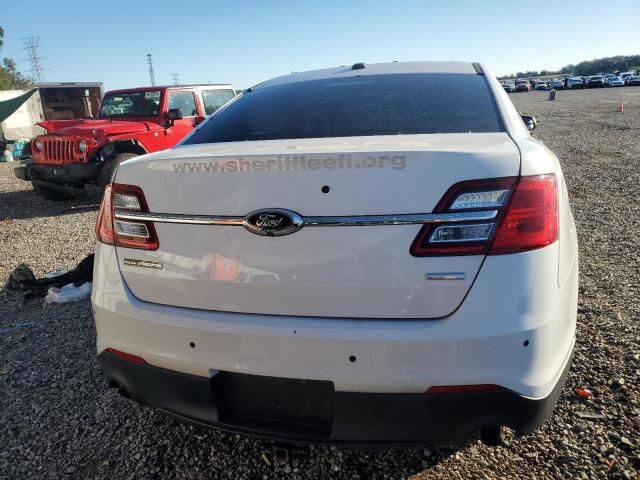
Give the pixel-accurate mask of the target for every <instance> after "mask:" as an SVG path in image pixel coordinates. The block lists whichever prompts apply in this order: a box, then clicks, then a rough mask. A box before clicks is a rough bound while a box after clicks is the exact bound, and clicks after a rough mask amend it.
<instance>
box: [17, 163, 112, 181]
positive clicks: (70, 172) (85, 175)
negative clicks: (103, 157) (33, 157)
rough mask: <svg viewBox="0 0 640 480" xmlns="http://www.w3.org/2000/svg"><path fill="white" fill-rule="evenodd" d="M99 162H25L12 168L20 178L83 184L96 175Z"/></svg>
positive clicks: (98, 170) (99, 167)
mask: <svg viewBox="0 0 640 480" xmlns="http://www.w3.org/2000/svg"><path fill="white" fill-rule="evenodd" d="M101 168H102V164H101V163H96V162H89V163H70V164H66V165H53V164H44V163H34V162H31V163H27V164H25V165H21V166H19V167H16V168H14V169H13V172H14V174H15V176H16V177H18V178H19V179H21V180H44V181H47V182H53V183H60V184H64V183H73V184H78V185H80V184H84V183H87V182H89V181H93V180H95V179H96V178H97V177H98V174H99V173H100V169H101Z"/></svg>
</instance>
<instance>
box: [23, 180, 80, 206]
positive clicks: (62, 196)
mask: <svg viewBox="0 0 640 480" xmlns="http://www.w3.org/2000/svg"><path fill="white" fill-rule="evenodd" d="M31 185H32V186H33V189H34V190H35V191H36V193H38V194H39V195H40V196H41V197H44V198H46V199H47V200H53V201H54V202H63V201H65V200H71V199H72V198H75V195H74V194H73V193H68V192H61V191H60V190H56V189H54V188H51V187H48V186H47V183H46V182H42V181H32V182H31Z"/></svg>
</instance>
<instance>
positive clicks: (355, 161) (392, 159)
mask: <svg viewBox="0 0 640 480" xmlns="http://www.w3.org/2000/svg"><path fill="white" fill-rule="evenodd" d="M406 164H407V158H406V157H405V156H404V155H394V156H390V155H381V156H375V157H374V156H366V157H358V158H351V155H350V154H342V155H339V156H337V157H329V158H307V157H306V156H305V155H292V156H288V155H285V156H278V157H276V158H272V159H268V160H248V159H244V158H238V159H233V160H209V161H206V162H205V161H199V162H194V161H186V162H176V163H173V171H174V173H227V172H271V171H288V170H333V169H340V168H392V169H394V170H402V169H403V168H405V166H406Z"/></svg>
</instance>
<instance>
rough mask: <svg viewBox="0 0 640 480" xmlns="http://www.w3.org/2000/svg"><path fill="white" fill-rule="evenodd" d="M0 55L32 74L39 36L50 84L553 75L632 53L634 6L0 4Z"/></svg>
mask: <svg viewBox="0 0 640 480" xmlns="http://www.w3.org/2000/svg"><path fill="white" fill-rule="evenodd" d="M2 3H3V5H2V7H1V10H2V14H1V17H0V25H2V26H3V27H4V29H5V47H4V48H3V51H2V52H0V56H8V57H12V58H13V59H14V60H16V62H17V63H18V66H19V68H20V69H21V70H22V71H26V70H29V68H30V67H29V63H28V61H26V58H27V53H26V52H25V51H24V50H22V49H21V48H22V47H23V45H22V40H21V38H22V37H27V36H32V35H38V36H40V42H41V44H42V48H41V49H40V52H41V55H42V56H43V57H45V59H44V65H45V67H46V68H47V69H48V70H47V71H46V72H45V80H46V81H103V82H104V83H105V88H106V89H111V88H123V87H133V86H141V85H148V83H149V77H148V74H147V66H146V57H145V55H146V54H147V53H151V54H153V60H154V66H155V71H156V82H157V83H159V84H170V83H171V82H172V79H171V73H172V72H178V73H179V74H180V81H181V83H196V82H207V81H211V82H214V83H215V82H225V83H226V82H231V83H233V84H234V85H235V86H236V87H238V88H241V87H248V86H250V85H253V84H255V83H257V82H260V81H262V80H265V79H268V78H270V77H274V76H277V75H281V74H286V73H289V72H290V71H303V70H309V69H314V68H323V67H330V66H336V65H348V64H352V63H354V62H356V61H364V62H369V63H373V62H382V61H391V60H400V61H402V60H470V61H471V60H479V61H481V62H484V63H485V64H486V65H487V66H488V67H489V68H490V69H491V71H492V72H493V73H495V74H496V75H503V74H509V73H515V72H516V71H518V70H529V69H534V70H540V69H556V68H560V67H562V66H564V65H566V64H567V63H577V62H579V61H581V60H588V59H592V58H598V57H604V56H611V55H630V54H638V53H640V41H638V40H637V38H638V29H639V28H640V0H612V1H603V0H579V1H575V0H569V1H567V0H557V1H553V0H551V1H549V0H548V1H542V0H510V1H495V0H477V1H471V0H469V1H463V0H460V1H456V0H440V1H428V0H423V1H417V0H416V1H401V0H394V1H375V0H369V1H347V0H345V1H337V0H321V1H276V0H273V1H257V0H242V1H238V2H230V1H227V2H222V1H213V0H209V1H194V2H190V1H186V0H185V1H181V2H176V1H171V2H169V1H164V0H156V1H139V0H129V1H127V2H124V1H120V0H111V1H100V2H96V1H87V0H85V1H75V0H69V1H64V2H54V1H51V0H46V1H41V0H31V1H30V2H28V4H25V3H21V2H17V1H12V0H4V1H3V2H2Z"/></svg>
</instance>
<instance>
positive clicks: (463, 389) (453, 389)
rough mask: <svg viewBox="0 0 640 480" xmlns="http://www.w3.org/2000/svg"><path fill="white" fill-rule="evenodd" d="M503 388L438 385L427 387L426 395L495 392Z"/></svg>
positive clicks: (488, 385) (486, 385)
mask: <svg viewBox="0 0 640 480" xmlns="http://www.w3.org/2000/svg"><path fill="white" fill-rule="evenodd" d="M499 390H503V388H502V387H501V386H500V385H493V384H480V385H438V386H436V387H431V388H429V389H428V390H427V391H426V392H424V393H426V394H427V395H434V394H446V393H479V392H497V391H499Z"/></svg>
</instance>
